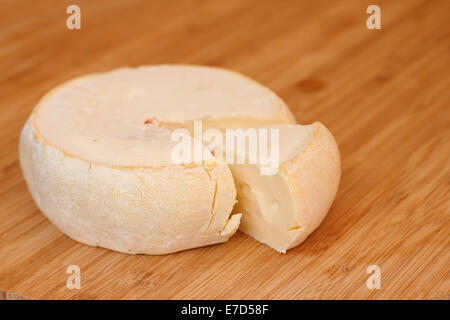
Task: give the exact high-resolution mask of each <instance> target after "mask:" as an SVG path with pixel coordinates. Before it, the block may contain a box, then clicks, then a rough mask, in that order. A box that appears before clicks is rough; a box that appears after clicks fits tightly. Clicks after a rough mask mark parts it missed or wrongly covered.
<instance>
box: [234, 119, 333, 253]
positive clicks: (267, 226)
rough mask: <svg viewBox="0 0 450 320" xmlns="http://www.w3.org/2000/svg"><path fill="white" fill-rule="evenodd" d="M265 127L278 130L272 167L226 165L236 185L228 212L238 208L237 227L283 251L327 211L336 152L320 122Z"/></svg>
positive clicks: (316, 223) (292, 245) (296, 241)
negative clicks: (269, 170)
mask: <svg viewBox="0 0 450 320" xmlns="http://www.w3.org/2000/svg"><path fill="white" fill-rule="evenodd" d="M265 128H267V129H276V130H278V132H279V164H280V165H279V168H278V172H277V173H276V174H273V175H262V174H261V170H260V169H261V168H260V167H261V165H258V164H253V165H252V164H235V165H230V168H231V171H232V173H233V176H234V179H235V183H236V188H237V200H238V202H237V204H236V206H235V207H234V212H240V213H242V219H241V224H240V230H242V231H243V232H244V233H246V234H248V235H250V236H252V237H254V238H255V239H256V240H258V241H260V242H262V243H265V244H267V245H269V246H270V247H272V248H273V249H275V250H277V251H279V252H283V253H284V252H286V250H288V249H289V248H292V247H294V246H296V245H298V244H299V243H301V242H302V241H303V240H304V239H305V238H306V237H307V236H308V235H309V234H310V233H311V232H312V231H314V230H315V229H316V228H317V227H318V226H319V224H320V223H321V222H322V220H323V219H324V217H325V215H326V214H327V212H328V209H329V208H330V206H331V204H332V202H333V200H334V197H335V195H336V192H337V189H338V185H339V180H340V157H339V151H338V148H337V144H336V142H335V140H334V138H333V136H332V135H331V133H330V132H329V131H328V130H327V129H326V128H325V127H324V126H323V125H322V124H320V123H314V124H312V125H307V126H300V125H281V126H269V127H265ZM269 141H271V140H269ZM247 163H248V162H247Z"/></svg>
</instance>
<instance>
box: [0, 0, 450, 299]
mask: <svg viewBox="0 0 450 320" xmlns="http://www.w3.org/2000/svg"><path fill="white" fill-rule="evenodd" d="M373 2H374V3H376V4H378V5H379V6H380V8H381V19H382V28H381V30H369V29H367V27H366V19H367V17H368V15H367V14H366V8H367V6H368V5H369V4H371V3H369V2H368V1H349V0H346V1H334V0H333V1H331V0H330V1H298V0H286V1H266V0H250V1H242V0H236V1H229V0H228V1H223V0H219V1H215V0H214V1H200V0H199V1H133V0H132V1H130V0H126V1H125V0H123V1H118V0H115V1H107V0H101V1H100V0H97V1H87V0H83V1H82V0H77V1H57V0H55V1H28V0H16V1H12V0H2V1H1V2H0V14H1V19H0V112H1V113H0V130H1V135H0V155H1V157H0V181H1V184H0V291H1V292H2V293H1V294H0V297H3V298H17V297H25V298H43V299H105V298H113V299H166V298H192V299H203V298H212V299H214V298H225V299H244V298H246V299H249V298H262V299H310V298H313V299H316V298H319V299H328V298H331V299H337V298H356V299H366V298H369V299H386V298H401V299H421V298H426V299H434V298H444V299H448V298H450V279H449V266H450V253H449V252H450V250H449V248H450V243H449V241H450V237H449V234H450V221H449V213H450V208H449V206H450V187H449V186H450V164H449V157H450V23H449V20H448V13H449V12H450V1H448V0H442V1H429V0H422V1H419V0H408V1H373ZM71 3H76V4H78V5H79V6H80V7H81V12H82V15H81V17H82V22H81V30H68V29H67V28H66V18H67V17H68V15H67V14H66V7H67V6H68V5H69V4H71ZM157 63H193V64H206V65H214V66H220V67H225V68H230V69H234V70H237V71H240V72H242V73H244V74H246V75H248V76H250V77H252V78H254V79H255V80H257V81H259V82H261V83H263V84H265V85H267V86H268V87H270V88H271V89H273V90H274V91H275V92H277V93H278V94H279V95H280V96H281V97H282V98H283V99H284V100H285V101H286V102H287V103H288V105H289V106H290V107H291V108H292V110H293V112H294V113H295V116H296V118H297V120H298V121H299V122H300V123H311V122H313V121H316V120H318V121H321V122H322V123H324V124H325V125H326V126H327V127H328V128H330V130H331V131H332V132H333V134H334V135H335V136H336V139H337V141H338V143H339V147H340V150H341V155H342V161H343V162H342V169H343V170H342V172H343V174H342V181H341V185H340V189H339V192H338V195H337V198H336V201H335V202H334V204H333V206H332V208H331V210H330V212H329V214H328V216H327V218H326V219H325V221H324V223H323V224H322V225H321V226H320V228H319V229H318V230H316V232H314V233H313V234H312V235H311V236H310V237H309V238H308V239H307V241H305V242H304V243H303V244H301V245H300V246H298V247H297V248H295V249H293V250H290V251H289V252H288V253H287V254H285V255H283V254H279V253H277V252H275V251H273V250H272V249H270V248H268V247H266V246H264V245H262V244H260V243H258V242H256V241H254V240H253V239H251V238H249V237H247V236H245V235H244V234H242V233H237V234H236V235H235V236H233V237H232V239H231V240H230V241H228V242H227V243H224V244H220V245H215V246H209V247H205V248H199V249H194V250H189V251H185V252H180V253H176V254H171V255H165V256H143V255H138V256H131V255H125V254H121V253H116V252H112V251H109V250H105V249H101V248H92V247H88V246H85V245H82V244H79V243H77V242H75V241H73V240H71V239H69V238H68V237H66V236H65V235H63V234H62V233H61V232H59V231H58V230H57V229H56V228H55V227H54V226H53V225H52V224H51V223H49V222H48V221H47V220H46V219H45V217H44V216H43V215H42V214H41V213H40V212H39V210H38V209H37V207H36V205H35V204H34V203H33V201H32V199H31V197H30V194H29V193H28V191H27V188H26V185H25V182H24V179H23V177H22V174H21V171H20V166H19V163H18V150H17V144H18V137H19V133H20V129H21V127H22V126H23V124H24V122H25V120H26V118H27V117H28V115H29V114H30V112H31V110H32V108H33V106H34V105H35V104H36V102H37V101H38V100H39V98H40V97H41V96H42V95H43V94H44V93H45V92H46V91H48V90H49V89H51V88H52V87H54V86H56V85H58V84H59V83H60V82H62V81H65V80H67V79H70V78H72V77H75V76H78V75H82V74H85V73H89V72H96V71H104V70H109V69H112V68H115V67H119V66H127V65H129V66H137V65H143V64H157ZM69 265H78V266H79V267H80V268H81V285H82V287H81V289H80V290H77V289H74V290H69V289H68V288H67V287H66V280H67V277H68V275H67V274H66V268H67V266H69ZM370 265H378V266H379V267H380V269H381V289H379V290H369V289H368V288H367V286H366V280H367V279H368V277H369V276H370V274H368V273H367V272H366V271H367V268H368V267H369V266H370Z"/></svg>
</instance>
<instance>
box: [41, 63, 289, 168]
mask: <svg viewBox="0 0 450 320" xmlns="http://www.w3.org/2000/svg"><path fill="white" fill-rule="evenodd" d="M193 120H203V121H204V127H205V129H206V128H208V127H215V128H219V129H223V128H235V127H244V128H248V127H251V126H257V125H269V124H278V123H292V122H293V121H294V119H293V117H292V115H291V114H290V112H289V111H288V109H287V107H286V106H285V105H284V103H283V102H282V101H281V100H280V99H279V98H278V97H277V96H276V95H275V94H274V93H272V92H271V91H270V90H268V89H267V88H265V87H263V86H261V85H259V84H258V83H256V82H254V81H252V80H249V79H248V78H245V77H243V76H241V75H239V74H237V73H234V72H230V71H226V70H223V69H218V68H211V67H199V66H187V65H186V66H183V65H182V66H180V65H177V66H168V65H160V66H148V67H139V68H123V69H118V70H114V71H111V72H108V73H104V74H93V75H90V76H86V77H81V78H77V79H74V80H72V81H70V82H68V83H66V84H64V85H62V86H61V87H58V88H56V89H55V90H54V91H52V92H51V94H49V95H47V96H46V97H44V98H43V99H42V101H41V102H40V103H39V105H38V106H37V108H36V110H35V116H34V124H35V127H36V128H37V130H38V133H39V134H40V135H41V136H42V137H43V138H44V140H45V142H46V143H48V144H51V145H53V146H55V147H57V148H59V149H61V150H62V151H64V152H65V153H67V154H69V155H73V156H76V157H79V158H82V159H87V160H89V161H91V162H95V163H101V164H106V165H112V166H162V165H170V164H171V158H170V151H171V150H172V148H173V147H174V145H175V144H176V142H173V141H171V140H170V135H171V130H173V129H174V128H177V127H186V128H188V129H189V128H190V127H191V126H192V121H193ZM156 150H157V151H158V152H155V151H156Z"/></svg>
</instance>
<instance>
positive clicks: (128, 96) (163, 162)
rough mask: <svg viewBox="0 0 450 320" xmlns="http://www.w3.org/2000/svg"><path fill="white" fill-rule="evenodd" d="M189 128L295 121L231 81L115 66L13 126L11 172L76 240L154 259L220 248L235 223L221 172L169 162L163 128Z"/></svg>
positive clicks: (214, 73)
mask: <svg viewBox="0 0 450 320" xmlns="http://www.w3.org/2000/svg"><path fill="white" fill-rule="evenodd" d="M193 120H203V124H204V127H205V128H208V127H214V128H219V129H225V128H232V127H242V128H249V127H255V126H264V125H274V124H283V123H295V120H294V117H293V116H292V114H291V113H290V111H289V110H288V108H287V106H286V105H285V104H284V103H283V102H282V101H281V99H279V98H278V97H277V96H276V95H275V94H273V93H272V92H271V91H270V90H268V89H267V88H265V87H263V86H261V85H259V84H257V83H256V82H254V81H252V80H249V79H247V78H245V77H243V76H240V75H238V74H237V73H233V72H229V71H225V70H221V69H217V68H210V67H197V66H184V65H178V66H166V65H161V66H149V67H140V68H134V69H132V68H124V69H118V70H115V71H111V72H108V73H102V74H93V75H88V76H85V77H81V78H77V79H74V80H71V81H69V82H67V83H65V84H63V85H61V86H59V87H57V88H55V89H53V90H52V91H50V92H49V93H48V94H47V95H46V96H45V97H43V98H42V100H41V101H40V102H39V104H38V105H37V106H36V108H35V109H34V111H33V113H32V115H31V116H30V118H29V119H28V121H27V123H26V124H25V126H24V128H23V130H22V134H21V138H20V144H19V151H20V162H21V167H22V171H23V173H24V177H25V180H26V182H27V185H28V187H29V190H30V192H31V194H32V196H33V199H34V200H35V202H36V203H37V205H38V207H39V208H40V210H41V211H42V212H43V213H44V214H45V215H46V216H47V217H48V218H49V220H51V221H52V222H53V223H54V224H55V225H56V226H57V227H58V228H59V229H60V230H61V231H63V232H64V233H65V234H67V235H68V236H70V237H72V238H73V239H75V240H78V241H80V242H83V243H85V244H88V245H92V246H101V247H105V248H109V249H112V250H117V251H120V252H126V253H145V254H165V253H170V252H176V251H179V250H184V249H189V248H194V247H199V246H204V245H209V244H214V243H219V242H223V241H226V240H227V239H228V238H229V237H230V236H231V235H232V234H233V233H234V232H235V231H236V230H237V228H238V226H239V220H240V217H241V215H240V214H239V213H236V214H231V212H232V209H233V206H234V205H235V201H236V188H235V183H234V179H233V176H232V174H231V172H230V169H229V166H228V165H226V164H225V163H223V162H221V161H220V160H219V159H216V158H214V157H213V159H211V160H208V161H206V162H202V163H197V164H189V165H182V164H173V162H172V161H171V150H172V148H173V147H174V144H175V143H176V142H174V141H172V140H171V139H170V136H171V131H172V130H173V129H175V128H187V129H190V128H191V127H192V122H193ZM292 170H294V171H295V169H292ZM286 192H291V190H290V189H289V190H288V189H286ZM244 231H245V230H244Z"/></svg>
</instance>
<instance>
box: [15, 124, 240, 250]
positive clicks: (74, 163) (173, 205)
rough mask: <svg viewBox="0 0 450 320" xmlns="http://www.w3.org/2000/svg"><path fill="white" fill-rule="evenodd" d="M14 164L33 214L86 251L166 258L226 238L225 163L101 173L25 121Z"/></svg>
mask: <svg viewBox="0 0 450 320" xmlns="http://www.w3.org/2000/svg"><path fill="white" fill-rule="evenodd" d="M19 151H20V163H21V167H22V171H23V174H24V177H25V180H26V181H27V184H28V188H29V190H30V192H31V194H32V196H33V199H34V200H35V202H36V204H37V205H38V207H39V209H40V210H41V211H42V213H44V215H46V216H47V218H48V219H49V220H50V221H51V222H53V223H54V224H55V225H56V226H57V227H58V228H59V229H60V230H61V231H62V232H64V233H65V234H67V235H68V236H70V237H71V238H73V239H75V240H77V241H80V242H82V243H85V244H88V245H91V246H101V247H104V248H108V249H112V250H116V251H120V252H125V253H146V254H165V253H171V252H176V251H179V250H185V249H189V248H195V247H199V246H205V245H210V244H214V243H219V242H223V241H226V240H228V238H229V237H230V236H231V235H232V234H233V233H234V232H235V231H236V229H237V226H238V225H239V219H236V218H233V216H232V217H231V219H232V225H231V226H227V230H228V231H229V232H223V231H224V230H223V229H224V228H225V226H226V224H227V222H228V221H229V216H230V212H231V210H232V207H233V205H234V203H235V195H236V190H235V187H234V182H233V178H232V176H231V174H230V172H229V169H228V167H227V166H226V165H224V164H217V165H213V166H211V167H208V166H207V165H206V164H201V165H192V166H183V165H172V166H163V167H140V168H139V167H135V168H126V167H118V168H114V167H108V166H104V165H98V164H92V163H90V162H88V161H85V160H82V159H78V158H76V157H72V156H69V155H66V154H64V153H63V152H61V151H60V150H58V149H56V148H54V147H53V146H50V145H46V144H45V142H44V141H42V140H40V139H39V137H37V133H36V132H35V130H34V129H33V126H32V124H31V121H28V122H27V123H26V125H25V126H24V128H23V130H22V134H21V138H20V144H19Z"/></svg>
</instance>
